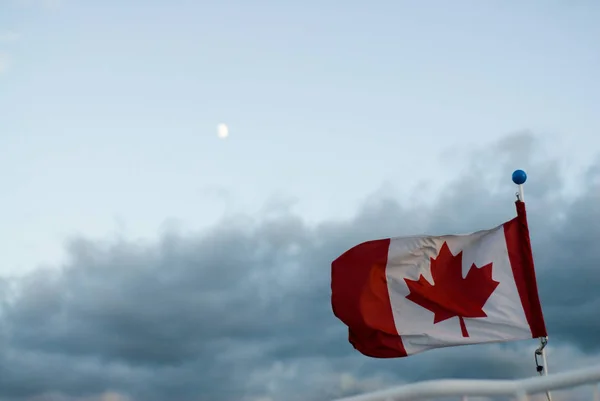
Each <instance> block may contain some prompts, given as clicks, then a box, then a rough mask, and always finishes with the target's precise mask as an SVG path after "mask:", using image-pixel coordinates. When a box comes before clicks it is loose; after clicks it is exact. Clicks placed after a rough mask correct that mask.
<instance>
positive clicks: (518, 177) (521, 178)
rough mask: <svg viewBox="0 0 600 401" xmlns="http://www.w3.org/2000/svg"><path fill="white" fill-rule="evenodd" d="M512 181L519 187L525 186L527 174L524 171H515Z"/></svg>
mask: <svg viewBox="0 0 600 401" xmlns="http://www.w3.org/2000/svg"><path fill="white" fill-rule="evenodd" d="M512 180H513V182H514V183H515V184H517V185H521V184H525V181H527V173H525V172H524V171H523V170H515V171H514V173H513V174H512Z"/></svg>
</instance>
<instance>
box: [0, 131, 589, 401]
mask: <svg viewBox="0 0 600 401" xmlns="http://www.w3.org/2000/svg"><path fill="white" fill-rule="evenodd" d="M515 142H518V143H519V146H518V147H514V145H513V144H514V143H515ZM536 144H537V142H536V140H535V139H534V138H533V137H532V136H530V135H528V134H521V135H520V136H519V137H518V138H511V139H510V140H508V139H507V140H503V141H501V142H499V143H497V144H496V145H495V146H494V147H492V148H490V149H488V150H486V151H484V152H481V153H479V154H477V155H476V156H474V157H473V162H472V165H471V168H470V169H469V171H471V173H468V174H465V175H463V176H461V178H460V179H459V180H457V181H455V182H452V183H450V184H449V185H448V186H447V187H446V188H445V189H444V190H443V191H441V193H440V195H439V198H438V199H437V200H436V202H434V203H433V204H429V205H428V206H419V205H406V204H404V203H402V202H398V200H396V199H392V198H390V197H381V196H380V197H375V198H372V199H370V200H369V201H368V202H367V203H366V204H365V205H363V207H362V208H361V209H360V210H359V211H358V213H357V214H356V216H355V217H354V218H353V219H351V220H349V221H342V222H325V223H322V224H320V225H318V226H316V227H313V226H308V225H307V224H305V222H304V221H303V220H302V219H301V218H300V217H298V216H296V215H294V214H293V213H291V212H289V210H288V209H287V206H289V205H287V203H285V204H281V205H275V206H273V205H271V206H273V209H274V210H276V211H277V213H273V214H271V215H269V216H268V217H265V218H261V219H257V220H254V219H251V218H249V217H240V216H235V217H230V218H226V219H224V220H222V221H221V222H220V223H219V224H218V225H217V226H216V227H214V228H213V229H211V230H209V231H207V232H205V233H203V234H198V235H182V234H178V233H176V232H172V233H169V234H166V235H164V236H163V237H162V238H161V239H160V240H159V241H157V242H156V243H148V244H143V243H134V242H129V241H124V240H116V241H115V242H112V243H102V242H94V241H89V240H85V239H77V240H75V241H73V242H72V243H71V244H70V245H69V254H70V262H69V263H67V264H66V266H64V267H63V269H61V270H60V271H56V270H49V271H42V270H39V271H36V272H34V273H32V274H30V275H28V276H27V277H25V278H21V279H17V280H4V281H2V282H0V294H1V296H2V298H1V299H2V304H1V305H2V307H1V308H0V319H1V322H2V326H1V328H0V347H2V348H1V351H2V352H1V353H0V398H2V397H3V398H4V399H7V400H8V399H10V400H15V399H34V398H35V397H37V398H35V399H39V400H43V399H47V400H59V399H60V400H61V401H62V400H75V399H89V400H103V401H108V400H111V401H116V400H119V401H122V400H125V399H126V398H123V397H131V399H133V400H142V399H143V400H164V399H170V400H191V399H194V400H205V399H206V400H216V401H218V400H234V399H235V400H257V401H258V400H267V399H268V398H265V397H271V398H272V399H286V400H295V399H309V400H310V399H328V398H331V397H337V396H341V395H344V394H351V393H356V392H362V391H368V390H372V389H375V388H377V387H380V386H384V385H388V384H395V383H400V382H406V381H414V380H422V379H430V378H436V377H491V378H508V377H523V376H527V375H530V374H531V373H533V362H532V354H531V352H530V351H532V350H533V347H534V346H535V343H534V342H525V343H516V344H507V345H494V346H473V347H459V348H455V349H445V350H438V351H431V352H429V353H424V354H421V355H417V356H414V357H411V358H409V359H401V360H383V361H382V360H373V359H368V358H365V357H362V356H361V355H359V354H357V353H356V352H355V351H354V350H353V349H352V348H351V346H350V345H349V344H348V343H347V333H346V330H345V328H344V326H343V325H342V324H341V323H340V322H339V321H337V320H336V319H335V318H334V316H333V314H332V313H331V308H330V299H329V296H330V289H329V266H330V263H331V260H332V259H334V258H335V257H336V256H337V255H339V254H340V253H341V252H343V251H344V250H346V249H347V248H348V247H350V246H352V245H354V244H356V243H358V242H360V241H363V240H367V239H373V238H379V237H387V236H396V235H403V234H418V233H431V234H443V233H451V232H469V231H474V230H478V229H483V228H488V227H491V226H493V225H496V224H499V223H501V222H503V221H505V220H507V219H510V218H511V217H512V216H514V214H515V211H514V205H513V200H514V187H513V186H512V185H511V184H510V182H507V181H508V179H507V176H508V175H509V174H510V172H511V171H512V169H513V168H514V167H515V166H519V167H521V166H523V167H525V168H526V169H527V170H528V173H529V174H530V176H531V177H532V178H531V179H530V181H531V182H530V183H528V184H527V187H526V188H527V200H528V201H530V202H529V205H530V206H529V214H530V222H531V231H532V238H533V241H534V252H535V256H536V260H537V263H538V274H539V277H538V280H539V284H540V292H541V297H542V301H543V308H544V311H545V314H546V319H547V323H548V326H549V332H550V334H551V335H552V341H553V344H557V345H564V346H572V347H579V348H580V349H585V350H590V349H591V350H593V351H594V352H595V351H597V349H596V348H593V347H596V341H595V340H596V338H598V336H600V319H597V318H596V314H597V312H596V311H597V310H598V307H599V306H600V293H599V292H598V291H597V290H596V286H597V283H598V279H599V278H600V273H599V271H600V270H598V265H597V261H598V260H600V248H599V247H598V246H597V245H596V243H597V242H598V241H599V240H600V225H598V224H596V222H597V221H600V182H599V181H598V179H597V176H598V171H600V170H599V168H600V164H598V165H595V166H593V167H592V168H591V169H590V171H589V173H588V174H589V176H588V177H586V178H585V180H586V182H587V183H589V185H588V186H587V187H586V188H585V189H584V192H583V193H582V194H581V195H580V196H579V197H578V198H577V199H575V200H571V201H567V200H565V199H563V198H561V197H560V196H558V194H557V192H556V189H557V188H559V187H560V182H561V177H560V175H559V171H560V169H559V168H558V164H557V163H556V162H554V161H552V160H547V159H544V158H543V157H538V158H537V159H536V158H530V157H529V155H531V154H533V155H534V156H535V147H536V146H537V145H536ZM538 156H539V155H538ZM490 166H493V168H490ZM523 346H525V347H526V349H527V353H523V352H522V347H523ZM571 352H572V355H575V354H577V352H578V351H577V350H576V348H574V350H572V351H571ZM107 391H112V392H113V393H106V394H108V395H106V394H105V395H102V394H103V393H105V392H107ZM119 394H120V395H119ZM40 397H41V398H40ZM61 397H62V398H61ZM94 397H96V398H94ZM111 397H112V398H111ZM119 397H121V398H119Z"/></svg>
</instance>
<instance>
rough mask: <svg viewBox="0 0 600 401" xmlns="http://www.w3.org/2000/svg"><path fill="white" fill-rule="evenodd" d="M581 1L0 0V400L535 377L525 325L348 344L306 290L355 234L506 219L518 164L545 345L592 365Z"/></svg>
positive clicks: (591, 28) (597, 195)
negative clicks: (429, 345)
mask: <svg viewBox="0 0 600 401" xmlns="http://www.w3.org/2000/svg"><path fill="white" fill-rule="evenodd" d="M599 19H600V3H598V2H594V1H584V0H582V1H577V2H559V1H544V2H542V1H513V0H509V1H486V2H481V1H475V0H472V1H463V0H456V1H452V2H446V1H441V0H439V1H433V0H425V1H419V2H410V1H391V0H378V1H370V2H357V1H346V2H341V1H313V0H305V1H302V2H276V1H264V0H255V1H246V2H243V1H240V0H237V1H221V2H205V1H185V0H173V1H168V2H167V1H156V0H149V1H144V2H140V1H132V0H121V1H116V0H107V1H102V2H92V1H84V0H78V1H77V0H0V183H1V184H2V186H3V188H4V191H3V192H2V196H1V197H0V221H1V222H2V224H0V244H2V245H1V246H0V255H2V259H1V263H0V351H1V352H0V400H2V401H4V400H11V401H12V400H27V401H29V400H31V401H34V400H36V401H46V400H48V401H124V400H127V401H137V400H149V401H153V400H165V399H169V400H215V401H221V400H223V401H228V400H243V401H278V400H284V399H285V400H295V399H303V400H315V401H317V400H323V401H326V400H329V399H332V398H334V397H338V396H343V395H348V394H355V393H359V392H363V391H369V390H373V389H377V388H382V387H385V386H388V385H392V384H399V383H404V382H412V381H416V380H423V379H431V378H440V377H470V378H478V377H486V378H488V377H496V378H509V377H510V378H512V377H519V378H520V377H528V376H530V375H532V374H535V371H534V368H533V357H532V352H533V349H534V347H535V343H534V342H531V341H530V342H519V343H514V344H513V343H511V344H504V345H493V346H473V347H461V348H460V349H447V350H439V351H431V352H428V353H425V354H423V355H417V356H414V357H411V358H407V359H402V360H392V361H380V360H374V359H369V358H366V357H364V356H362V355H360V354H358V353H357V352H356V351H354V350H353V349H352V347H351V346H350V345H349V344H348V342H347V333H346V332H345V327H344V326H343V325H342V324H341V322H339V321H338V320H336V319H335V317H334V316H333V314H332V312H331V307H330V300H329V297H330V289H329V279H330V263H331V261H332V260H333V259H334V258H335V257H336V256H338V255H339V254H340V253H342V252H343V251H344V250H346V249H347V248H348V247H350V246H352V245H354V244H356V243H358V242H359V241H362V240H367V239H374V238H380V237H386V236H398V235H413V234H421V233H430V234H448V233H462V232H471V231H475V230H478V229H484V228H490V227H493V226H495V225H497V224H500V223H502V222H503V221H505V220H508V219H510V218H512V216H513V215H514V205H513V200H514V193H515V188H514V186H513V185H512V184H511V182H510V174H511V173H512V171H513V170H514V169H516V168H524V169H525V170H526V171H527V172H528V174H529V180H528V182H527V184H526V187H525V191H526V197H527V198H526V199H527V201H528V210H529V213H530V219H531V230H532V241H533V247H534V254H535V257H536V262H537V269H538V271H539V272H540V273H539V285H540V296H541V298H542V306H543V309H544V312H545V315H546V320H547V324H548V330H549V333H550V343H551V346H550V350H549V358H550V361H551V362H550V363H551V369H554V370H561V369H563V370H568V369H570V368H573V367H576V366H587V365H589V364H591V363H595V362H600V349H599V347H598V345H597V343H596V342H595V339H596V338H598V336H599V335H600V323H598V320H597V319H596V314H595V311H596V310H597V308H598V305H599V304H600V297H599V296H598V294H597V291H596V289H595V285H594V283H595V282H597V280H598V279H600V276H599V275H600V273H598V270H597V261H598V260H599V258H600V253H599V251H598V247H597V246H596V245H595V244H596V242H597V241H600V229H598V227H596V225H595V224H594V223H593V222H594V221H595V219H598V218H600V207H599V206H598V205H600V158H598V156H599V153H600V152H599V150H600V139H598V138H599V137H598V135H597V133H598V132H599V130H600V118H599V117H598V114H597V110H599V109H600V41H599V40H598V38H600V26H598V24H597V21H598V20H599ZM219 124H227V126H228V127H229V136H228V137H227V138H220V137H219V136H218V135H217V126H218V125H219ZM57 371H59V372H62V373H61V374H57Z"/></svg>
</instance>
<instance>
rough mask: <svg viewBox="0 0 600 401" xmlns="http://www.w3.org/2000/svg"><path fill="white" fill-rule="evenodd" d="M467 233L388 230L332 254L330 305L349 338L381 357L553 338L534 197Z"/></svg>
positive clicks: (360, 347)
mask: <svg viewBox="0 0 600 401" xmlns="http://www.w3.org/2000/svg"><path fill="white" fill-rule="evenodd" d="M516 207H517V217H515V218H514V219H512V220H510V221H508V222H506V223H504V224H502V225H499V226H497V227H494V228H492V229H489V230H483V231H478V232H475V233H472V234H466V235H446V236H413V237H397V238H387V239H380V240H374V241H368V242H365V243H362V244H359V245H357V246H355V247H353V248H351V249H349V250H348V251H346V252H345V253H343V254H342V255H341V256H339V257H338V258H337V259H336V260H334V261H333V263H332V266H331V290H332V294H331V303H332V308H333V312H334V314H335V315H336V316H337V317H338V318H339V319H340V320H341V321H342V322H343V323H345V324H346V325H347V326H348V332H349V341H350V343H351V344H352V345H353V346H354V347H355V348H356V349H357V350H358V351H359V352H361V353H363V354H364V355H367V356H371V357H376V358H394V357H405V356H408V355H412V354H416V353H420V352H423V351H426V350H429V349H433V348H441V347H450V346H458V345H466V344H475V343H486V342H500V341H512V340H520V339H527V338H536V337H545V336H547V333H546V326H545V323H544V318H543V314H542V308H541V305H540V299H539V296H538V290H537V282H536V277H535V269H534V263H533V256H532V252H531V243H530V239H529V229H528V226H527V217H526V211H525V204H524V203H523V202H520V201H517V202H516Z"/></svg>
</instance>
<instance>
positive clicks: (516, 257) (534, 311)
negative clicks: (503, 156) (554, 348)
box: [504, 201, 548, 337]
mask: <svg viewBox="0 0 600 401" xmlns="http://www.w3.org/2000/svg"><path fill="white" fill-rule="evenodd" d="M516 207H517V217H516V218H514V219H513V220H511V221H509V222H507V223H505V224H504V234H505V237H506V246H507V248H508V257H509V259H510V265H511V268H512V272H513V275H514V277H515V283H516V284H517V291H518V292H519V297H520V298H521V303H522V304H523V310H524V312H525V318H526V319H527V323H529V327H530V328H531V335H532V337H546V336H547V335H548V334H547V332H546V324H545V322H544V315H543V314H542V305H541V303H540V297H539V294H538V288H537V281H536V278H535V267H534V263H533V253H532V251H531V240H530V238H529V226H528V224H527V212H526V210H525V203H523V202H521V201H517V202H516Z"/></svg>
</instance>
